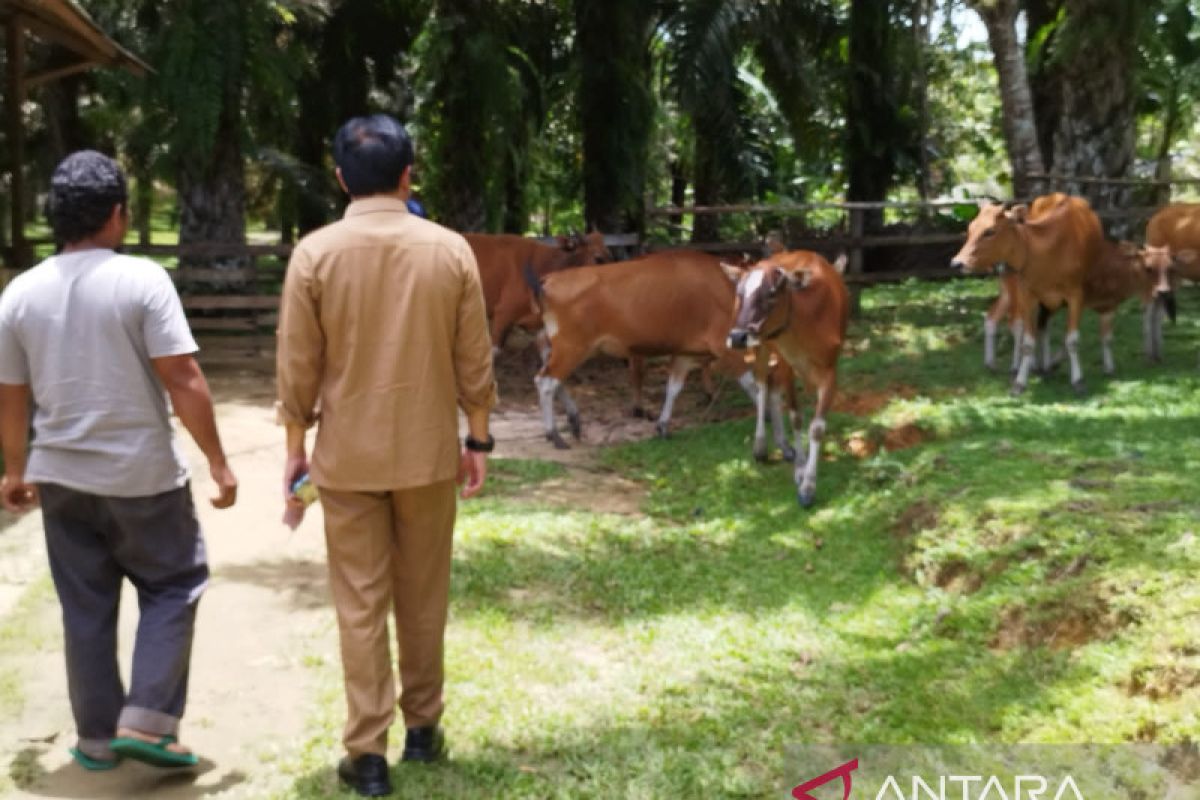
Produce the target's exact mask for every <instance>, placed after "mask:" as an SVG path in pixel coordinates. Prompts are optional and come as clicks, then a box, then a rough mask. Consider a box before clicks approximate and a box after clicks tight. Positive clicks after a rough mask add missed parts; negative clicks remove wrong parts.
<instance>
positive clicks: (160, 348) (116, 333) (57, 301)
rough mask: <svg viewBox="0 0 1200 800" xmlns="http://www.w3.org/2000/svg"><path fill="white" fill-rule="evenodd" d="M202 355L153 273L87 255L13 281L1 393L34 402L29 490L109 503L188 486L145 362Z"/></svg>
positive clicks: (141, 262) (0, 362)
mask: <svg viewBox="0 0 1200 800" xmlns="http://www.w3.org/2000/svg"><path fill="white" fill-rule="evenodd" d="M197 349H198V348H197V347H196V340H195V339H193V338H192V334H191V331H190V330H189V329H188V324H187V319H186V318H185V317H184V314H183V305H182V304H181V303H180V302H179V295H178V294H177V293H176V292H175V287H174V286H173V285H172V284H171V279H170V277H169V276H168V275H167V272H166V270H164V269H163V268H162V267H160V266H159V265H158V264H155V263H154V262H153V261H147V260H146V259H142V258H131V257H129V256H123V255H118V254H116V253H114V252H113V251H111V250H86V251H81V252H78V253H70V254H67V255H60V256H54V257H53V258H49V259H46V260H45V261H43V262H42V263H41V264H39V265H38V266H36V267H34V268H33V269H31V270H29V271H28V272H25V273H23V274H21V275H18V276H17V277H16V278H15V279H14V280H13V281H12V283H10V284H9V285H8V287H7V288H6V289H5V290H4V293H3V294H0V383H6V384H28V385H29V386H30V387H31V389H32V392H33V403H34V411H33V441H32V443H31V448H30V453H29V465H28V467H27V469H26V472H25V478H26V480H28V481H29V482H30V483H56V484H60V485H62V486H66V487H69V488H71V489H76V490H78V491H82V492H89V493H92V494H98V495H105V496H109V497H144V496H147V495H153V494H160V493H162V492H167V491H171V490H172V489H177V488H179V487H181V486H183V485H184V484H186V483H187V480H188V470H187V463H186V461H185V460H184V458H183V455H182V453H181V452H180V450H179V447H178V444H177V443H176V441H175V436H174V432H173V429H172V427H171V420H170V417H171V412H170V408H169V406H168V400H167V396H166V392H165V390H164V389H163V386H162V383H161V382H160V381H159V379H158V376H157V375H156V374H155V372H154V367H153V365H152V364H151V363H150V359H152V358H161V357H164V356H175V355H183V354H186V353H194V352H196V350H197Z"/></svg>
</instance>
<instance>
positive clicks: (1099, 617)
mask: <svg viewBox="0 0 1200 800" xmlns="http://www.w3.org/2000/svg"><path fill="white" fill-rule="evenodd" d="M1130 621H1131V620H1129V619H1128V618H1126V617H1124V616H1123V615H1121V614H1119V613H1117V612H1115V611H1113V609H1112V608H1110V607H1109V605H1108V603H1107V602H1106V601H1105V600H1104V599H1103V598H1102V597H1098V596H1095V595H1094V594H1093V595H1091V596H1086V595H1085V596H1084V597H1082V598H1073V599H1072V600H1071V601H1069V602H1063V603H1062V604H1056V605H1042V606H1040V607H1037V608H1034V609H1028V608H1025V607H1010V608H1008V609H1005V610H1004V611H1003V612H1001V614H1000V622H999V624H998V625H997V627H996V632H995V634H993V636H992V640H991V642H990V643H989V647H991V648H992V649H993V650H1012V649H1015V648H1018V647H1025V648H1029V647H1049V648H1050V649H1052V650H1066V649H1069V648H1073V647H1080V646H1082V645H1085V644H1088V643H1089V642H1093V641H1100V640H1104V639H1107V638H1109V637H1110V636H1112V634H1114V633H1115V632H1116V631H1118V630H1120V629H1121V628H1123V627H1125V626H1126V625H1128V624H1129V623H1130Z"/></svg>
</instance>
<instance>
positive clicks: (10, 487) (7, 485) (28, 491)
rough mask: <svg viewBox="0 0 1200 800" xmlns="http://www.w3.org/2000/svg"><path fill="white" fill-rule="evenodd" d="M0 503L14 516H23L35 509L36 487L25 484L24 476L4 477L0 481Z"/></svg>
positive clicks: (36, 499) (36, 501) (36, 502)
mask: <svg viewBox="0 0 1200 800" xmlns="http://www.w3.org/2000/svg"><path fill="white" fill-rule="evenodd" d="M0 502H2V503H3V504H4V508H5V509H7V510H8V511H11V512H12V513H14V514H24V513H26V512H27V511H32V510H33V509H35V508H37V504H38V495H37V487H36V486H34V485H33V484H32V483H26V482H25V476H24V475H5V476H4V478H3V479H2V480H0Z"/></svg>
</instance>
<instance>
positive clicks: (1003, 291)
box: [983, 278, 1012, 369]
mask: <svg viewBox="0 0 1200 800" xmlns="http://www.w3.org/2000/svg"><path fill="white" fill-rule="evenodd" d="M1011 305H1012V298H1011V297H1010V296H1009V293H1008V288H1007V287H1006V286H1005V283H1004V279H1003V278H1001V280H1000V296H999V297H997V298H996V299H995V300H994V301H993V302H992V305H991V306H990V307H989V308H988V310H987V313H986V314H984V315H983V365H984V366H985V367H987V368H988V369H995V368H996V330H997V329H998V328H999V327H1000V320H1002V319H1004V317H1005V315H1007V314H1008V309H1009V306H1011Z"/></svg>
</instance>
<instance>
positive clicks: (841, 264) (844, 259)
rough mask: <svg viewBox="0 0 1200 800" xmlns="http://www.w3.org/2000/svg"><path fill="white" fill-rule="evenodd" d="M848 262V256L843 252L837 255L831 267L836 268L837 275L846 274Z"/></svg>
mask: <svg viewBox="0 0 1200 800" xmlns="http://www.w3.org/2000/svg"><path fill="white" fill-rule="evenodd" d="M849 263H850V257H849V256H848V255H846V254H845V253H841V254H840V255H838V257H837V260H836V261H834V262H833V268H834V269H836V270H837V274H838V275H845V274H846V265H847V264H849Z"/></svg>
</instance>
